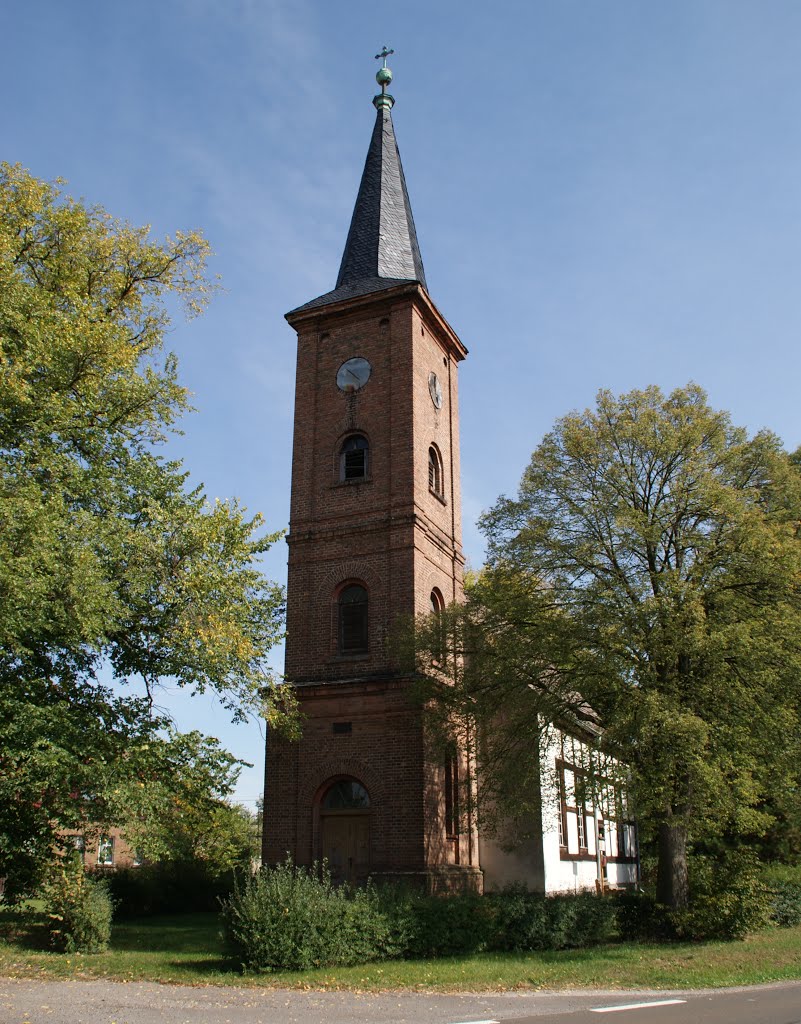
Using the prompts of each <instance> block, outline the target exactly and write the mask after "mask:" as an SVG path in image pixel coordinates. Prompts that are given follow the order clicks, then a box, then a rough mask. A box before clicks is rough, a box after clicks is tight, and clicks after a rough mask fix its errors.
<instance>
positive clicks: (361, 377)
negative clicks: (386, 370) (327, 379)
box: [337, 356, 373, 393]
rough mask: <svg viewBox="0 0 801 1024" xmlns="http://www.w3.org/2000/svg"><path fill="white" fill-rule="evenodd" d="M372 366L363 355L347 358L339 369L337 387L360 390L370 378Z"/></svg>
mask: <svg viewBox="0 0 801 1024" xmlns="http://www.w3.org/2000/svg"><path fill="white" fill-rule="evenodd" d="M372 370H373V368H372V366H370V364H369V363H368V362H367V360H366V359H364V358H362V356H354V357H353V359H347V360H346V361H345V362H344V363H343V364H342V366H340V368H339V369H338V370H337V387H338V388H339V390H340V391H344V392H346V393H347V392H349V391H358V390H359V388H363V387H364V385H365V384H366V383H367V381H368V380H369V379H370V374H371V373H372Z"/></svg>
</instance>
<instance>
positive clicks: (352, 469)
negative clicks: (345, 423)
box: [339, 434, 370, 480]
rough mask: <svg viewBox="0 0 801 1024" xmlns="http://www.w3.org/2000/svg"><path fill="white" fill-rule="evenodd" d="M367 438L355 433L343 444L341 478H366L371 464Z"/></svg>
mask: <svg viewBox="0 0 801 1024" xmlns="http://www.w3.org/2000/svg"><path fill="white" fill-rule="evenodd" d="M369 456H370V445H369V444H368V442H367V438H366V437H363V436H362V435H361V434H354V435H353V436H352V437H349V438H348V439H347V440H346V441H345V443H344V444H343V445H342V448H341V449H340V453H339V479H340V480H364V479H365V477H366V476H367V472H368V469H369V465H370V459H369Z"/></svg>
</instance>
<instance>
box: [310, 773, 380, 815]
mask: <svg viewBox="0 0 801 1024" xmlns="http://www.w3.org/2000/svg"><path fill="white" fill-rule="evenodd" d="M369 806H370V797H369V795H368V793H367V790H366V789H365V788H364V786H363V785H362V784H361V783H360V782H356V781H355V780H354V779H340V780H339V782H335V783H334V785H333V786H332V787H331V788H330V789H329V790H328V791H327V793H326V794H325V796H324V797H323V802H322V804H321V807H322V809H323V810H324V811H363V810H366V809H367V808H368V807H369Z"/></svg>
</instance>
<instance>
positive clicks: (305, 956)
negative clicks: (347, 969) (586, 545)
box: [222, 859, 403, 972]
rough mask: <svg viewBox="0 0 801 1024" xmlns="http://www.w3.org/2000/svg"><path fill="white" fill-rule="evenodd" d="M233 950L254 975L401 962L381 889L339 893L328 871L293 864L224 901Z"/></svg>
mask: <svg viewBox="0 0 801 1024" xmlns="http://www.w3.org/2000/svg"><path fill="white" fill-rule="evenodd" d="M222 914H223V924H224V933H225V938H226V944H227V946H228V949H229V951H230V952H231V954H232V955H233V956H234V957H236V959H237V960H238V961H239V962H240V963H241V964H242V966H243V967H244V968H245V969H247V970H251V971H261V972H268V971H276V970H296V971H298V970H306V969H308V968H310V967H333V966H346V965H348V964H356V963H365V962H367V961H369V960H381V959H384V958H385V957H389V956H399V955H401V954H402V952H403V950H402V949H401V948H400V945H399V944H398V942H397V940H396V939H395V938H394V929H393V926H392V920H391V916H390V914H389V913H387V911H385V910H384V909H383V908H382V906H381V901H380V896H379V892H378V890H377V889H376V888H375V887H374V886H372V885H368V886H367V887H366V888H364V889H357V890H355V891H354V890H351V889H350V888H349V887H348V886H339V887H337V886H334V885H333V883H332V881H331V876H330V874H329V872H328V871H327V869H326V868H325V866H323V867H322V869H320V868H318V866H317V865H313V866H312V867H311V868H308V869H307V868H302V867H295V866H294V865H293V864H292V862H291V861H290V860H289V859H287V861H286V862H285V863H283V864H279V865H278V866H277V867H274V868H265V869H263V870H262V871H260V872H259V873H258V874H257V875H255V876H254V877H253V878H250V879H247V880H246V881H245V882H243V883H242V884H240V885H237V886H236V887H235V889H234V892H233V893H232V894H231V896H230V897H229V898H228V899H226V900H223V901H222Z"/></svg>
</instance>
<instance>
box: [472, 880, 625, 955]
mask: <svg viewBox="0 0 801 1024" xmlns="http://www.w3.org/2000/svg"><path fill="white" fill-rule="evenodd" d="M487 900H488V903H490V905H491V906H492V908H493V917H494V922H493V923H494V934H493V936H492V939H491V940H490V946H489V948H491V949H494V950H508V951H519V952H525V951H530V950H545V949H575V948H579V947H582V946H591V945H597V944H598V943H599V942H607V941H608V940H609V939H610V938H611V937H612V936H613V935H614V934H615V930H616V913H617V907H616V904H615V902H614V900H613V899H611V898H609V897H604V896H597V895H596V894H595V893H592V892H578V893H562V894H558V895H555V896H544V895H543V894H542V893H536V892H530V891H529V890H527V889H526V888H525V887H524V886H520V885H513V886H509V887H508V888H506V889H504V890H502V891H501V892H499V893H497V894H495V895H493V896H490V897H488V898H487Z"/></svg>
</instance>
